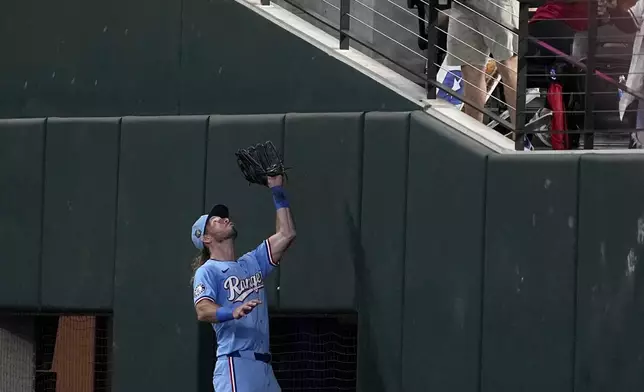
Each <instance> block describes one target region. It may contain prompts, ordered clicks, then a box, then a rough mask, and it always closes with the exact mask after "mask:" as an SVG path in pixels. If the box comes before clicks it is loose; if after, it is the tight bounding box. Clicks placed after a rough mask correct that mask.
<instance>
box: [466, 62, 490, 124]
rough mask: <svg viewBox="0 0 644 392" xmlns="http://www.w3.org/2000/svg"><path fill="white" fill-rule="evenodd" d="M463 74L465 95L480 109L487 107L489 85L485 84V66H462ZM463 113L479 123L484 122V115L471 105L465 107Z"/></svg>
mask: <svg viewBox="0 0 644 392" xmlns="http://www.w3.org/2000/svg"><path fill="white" fill-rule="evenodd" d="M461 72H462V73H463V81H464V83H463V95H464V96H465V98H469V99H470V100H471V101H472V103H475V104H477V105H478V106H479V107H483V106H484V105H485V97H486V95H487V84H486V83H485V76H486V75H485V65H482V66H480V67H474V66H471V65H463V66H461ZM463 112H465V113H466V114H468V115H470V116H472V117H474V118H475V119H477V120H478V121H481V122H483V113H481V112H479V111H478V110H476V109H474V108H473V107H471V106H470V105H467V104H466V105H464V106H463Z"/></svg>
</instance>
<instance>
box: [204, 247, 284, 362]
mask: <svg viewBox="0 0 644 392" xmlns="http://www.w3.org/2000/svg"><path fill="white" fill-rule="evenodd" d="M270 249H271V248H270V243H269V242H268V240H265V241H263V242H262V243H261V244H260V245H259V246H258V247H257V248H255V249H254V250H252V251H250V252H248V253H246V254H244V255H243V256H241V257H240V258H239V259H237V260H236V261H219V260H208V261H206V262H205V263H204V264H203V265H202V266H201V267H199V268H198V269H197V271H196V272H195V279H194V284H193V289H194V303H195V305H196V304H197V303H198V302H199V301H203V300H206V299H209V300H211V301H213V302H215V303H216V304H217V305H220V306H224V307H228V308H230V309H231V310H232V309H234V308H236V307H238V306H239V305H241V304H243V303H245V302H247V301H250V300H252V299H259V300H261V301H262V304H261V305H258V306H257V307H255V309H253V311H252V312H250V313H249V314H248V315H246V316H245V317H242V318H241V319H239V320H230V321H226V322H223V323H217V324H213V329H214V330H215V332H216V333H217V346H218V347H217V356H221V355H226V354H230V353H231V352H234V351H244V350H249V351H255V352H259V353H268V352H269V330H268V306H267V303H266V291H265V289H264V279H266V277H267V276H268V275H269V274H270V273H271V271H272V270H273V269H274V268H275V267H276V266H277V264H276V263H274V262H273V257H272V254H271V250H270Z"/></svg>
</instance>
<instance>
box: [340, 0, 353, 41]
mask: <svg viewBox="0 0 644 392" xmlns="http://www.w3.org/2000/svg"><path fill="white" fill-rule="evenodd" d="M350 10H351V3H350V0H340V49H345V50H346V49H349V36H347V34H346V33H348V32H349V29H350V28H351V24H350V22H349V21H350V19H349V12H350Z"/></svg>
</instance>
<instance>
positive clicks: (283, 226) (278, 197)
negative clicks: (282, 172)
mask: <svg viewBox="0 0 644 392" xmlns="http://www.w3.org/2000/svg"><path fill="white" fill-rule="evenodd" d="M283 182H284V179H283V178H282V176H276V177H268V186H269V187H270V189H271V192H272V193H273V201H274V202H275V209H276V210H277V218H276V223H275V226H276V232H275V234H273V235H272V236H270V237H269V238H268V243H269V246H270V250H269V251H270V253H271V258H272V261H273V263H275V264H278V263H279V261H280V259H281V258H282V256H283V255H284V252H285V251H286V250H287V249H288V248H289V246H291V244H292V243H293V240H295V223H294V222H293V216H292V215H291V208H290V204H289V202H288V200H287V198H286V193H285V191H284V187H283Z"/></svg>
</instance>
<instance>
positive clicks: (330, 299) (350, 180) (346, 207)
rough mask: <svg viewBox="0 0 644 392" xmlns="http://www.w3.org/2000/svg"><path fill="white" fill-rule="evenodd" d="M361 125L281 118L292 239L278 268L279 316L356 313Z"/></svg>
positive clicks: (337, 117)
mask: <svg viewBox="0 0 644 392" xmlns="http://www.w3.org/2000/svg"><path fill="white" fill-rule="evenodd" d="M362 126H363V118H362V116H361V115H360V114H357V113H350V114H344V113H338V114H326V115H311V114H293V115H290V114H289V115H287V116H286V133H285V147H284V150H285V153H284V159H285V162H286V166H289V167H292V168H293V169H292V170H291V171H290V173H289V178H290V179H291V181H290V182H289V184H288V189H289V198H290V200H291V209H292V211H293V216H294V219H295V225H296V230H297V239H296V240H295V243H294V244H293V246H292V248H291V249H289V255H288V258H287V259H285V260H284V263H282V265H281V267H280V309H282V310H324V311H332V310H338V311H351V310H354V309H355V285H354V281H355V274H354V271H355V266H354V265H353V262H354V260H353V258H352V257H351V250H352V247H351V240H350V234H351V233H352V228H351V227H350V226H349V224H348V222H349V221H350V220H353V221H354V222H356V221H359V219H360V218H359V217H360V197H361V196H360V192H361V173H362Z"/></svg>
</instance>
